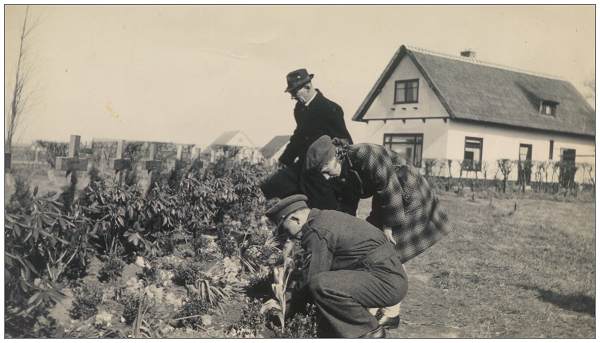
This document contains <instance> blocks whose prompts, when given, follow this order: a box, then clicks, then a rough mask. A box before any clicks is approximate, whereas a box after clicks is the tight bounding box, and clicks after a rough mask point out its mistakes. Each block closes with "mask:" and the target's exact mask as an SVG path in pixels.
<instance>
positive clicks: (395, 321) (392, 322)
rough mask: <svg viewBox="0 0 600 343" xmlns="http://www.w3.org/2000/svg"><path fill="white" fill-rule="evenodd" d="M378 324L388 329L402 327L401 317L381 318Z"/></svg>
mask: <svg viewBox="0 0 600 343" xmlns="http://www.w3.org/2000/svg"><path fill="white" fill-rule="evenodd" d="M377 322H379V325H381V326H383V327H384V328H386V329H397V328H398V326H400V316H395V317H388V316H381V317H380V318H379V319H378V320H377Z"/></svg>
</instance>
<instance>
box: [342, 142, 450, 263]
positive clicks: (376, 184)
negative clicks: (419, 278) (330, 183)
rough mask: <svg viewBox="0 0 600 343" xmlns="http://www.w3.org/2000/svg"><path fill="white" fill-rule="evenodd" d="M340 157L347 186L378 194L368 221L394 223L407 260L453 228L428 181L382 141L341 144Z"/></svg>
mask: <svg viewBox="0 0 600 343" xmlns="http://www.w3.org/2000/svg"><path fill="white" fill-rule="evenodd" d="M340 149H342V150H343V152H342V153H340V151H339V150H340ZM338 156H343V157H342V160H343V164H342V165H343V170H344V172H343V174H344V175H346V176H347V179H348V182H347V184H348V185H347V186H346V187H351V188H352V189H353V190H354V192H358V193H359V194H356V195H358V196H360V197H361V198H368V197H371V196H372V197H373V199H372V206H371V213H370V215H369V217H368V218H367V221H368V222H370V223H371V224H373V225H375V226H377V227H378V228H380V229H383V227H391V228H392V233H393V236H394V239H395V240H396V251H397V252H398V254H399V257H400V259H401V260H402V262H406V261H408V260H410V259H411V258H413V257H415V256H417V255H418V254H420V253H421V252H423V251H424V250H425V249H427V248H429V247H430V246H432V245H433V244H434V243H436V242H437V241H438V240H439V239H441V238H442V237H443V236H444V235H446V234H447V233H448V232H449V231H450V230H451V226H450V224H449V222H448V217H447V216H446V213H445V212H444V210H443V209H442V208H441V207H440V203H439V200H438V198H437V196H436V194H435V193H434V191H433V189H432V188H431V187H430V186H429V183H428V182H427V180H426V179H425V178H424V177H423V176H422V175H421V174H420V173H419V170H418V169H416V168H414V167H413V166H412V165H410V164H408V163H407V162H406V160H404V159H403V158H401V157H400V156H399V155H398V154H397V153H395V152H393V151H391V150H389V149H387V148H385V147H383V146H381V145H376V144H354V145H345V146H342V147H338ZM346 187H345V188H346Z"/></svg>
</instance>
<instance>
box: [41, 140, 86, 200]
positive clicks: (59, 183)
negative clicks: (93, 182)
mask: <svg viewBox="0 0 600 343" xmlns="http://www.w3.org/2000/svg"><path fill="white" fill-rule="evenodd" d="M80 142H81V136H78V135H71V137H70V139H69V150H68V151H67V156H59V157H56V166H55V169H50V170H49V171H48V178H49V179H50V181H51V182H52V183H53V186H54V187H53V188H56V190H57V191H60V190H62V188H63V187H64V186H68V185H69V184H70V183H71V182H74V183H75V189H77V190H82V189H84V188H85V187H86V186H87V185H88V184H89V181H90V179H89V176H88V175H87V173H86V171H87V167H88V161H89V160H88V159H87V158H83V159H82V158H79V148H80ZM69 175H71V181H69V180H68V178H67V177H68V176H69Z"/></svg>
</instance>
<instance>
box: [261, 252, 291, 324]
mask: <svg viewBox="0 0 600 343" xmlns="http://www.w3.org/2000/svg"><path fill="white" fill-rule="evenodd" d="M288 256H289V255H285V257H284V262H283V266H276V267H274V268H273V279H274V281H275V282H274V283H273V284H271V288H272V290H273V295H274V296H275V298H274V299H269V300H267V301H266V302H265V303H264V304H263V306H262V307H261V309H260V312H261V313H265V312H268V311H273V312H274V313H275V314H276V316H277V318H278V319H279V323H280V324H281V332H284V331H285V315H286V301H287V295H286V291H287V286H288V281H289V279H290V275H292V272H293V271H294V261H293V260H292V259H291V258H289V257H288Z"/></svg>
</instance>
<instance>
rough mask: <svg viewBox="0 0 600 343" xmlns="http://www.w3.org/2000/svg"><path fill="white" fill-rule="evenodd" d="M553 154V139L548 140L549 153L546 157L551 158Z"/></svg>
mask: <svg viewBox="0 0 600 343" xmlns="http://www.w3.org/2000/svg"><path fill="white" fill-rule="evenodd" d="M553 155H554V141H553V140H550V154H548V159H549V160H551V159H552V157H553Z"/></svg>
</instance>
